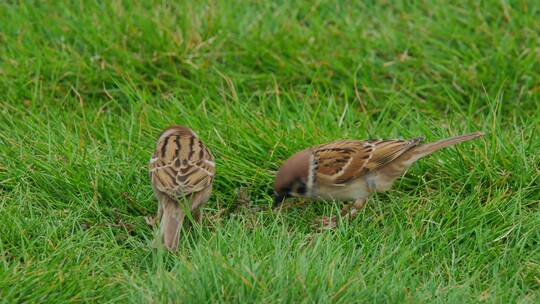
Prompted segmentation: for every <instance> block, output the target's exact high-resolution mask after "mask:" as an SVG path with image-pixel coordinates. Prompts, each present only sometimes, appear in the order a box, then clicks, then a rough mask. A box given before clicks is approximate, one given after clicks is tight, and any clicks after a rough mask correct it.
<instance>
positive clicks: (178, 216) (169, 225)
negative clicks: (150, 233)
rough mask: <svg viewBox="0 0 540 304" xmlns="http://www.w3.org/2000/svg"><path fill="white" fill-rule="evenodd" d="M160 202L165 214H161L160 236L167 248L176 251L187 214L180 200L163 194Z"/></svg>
mask: <svg viewBox="0 0 540 304" xmlns="http://www.w3.org/2000/svg"><path fill="white" fill-rule="evenodd" d="M160 204H162V208H163V215H162V216H161V223H160V227H159V237H160V239H161V241H162V242H163V245H164V246H165V248H167V249H168V250H171V251H174V250H176V248H177V247H178V241H179V239H180V230H181V229H182V223H183V222H184V215H185V214H184V211H183V210H182V208H181V207H180V206H179V204H178V202H176V201H175V200H172V199H171V198H169V197H166V196H163V197H162V198H161V199H160Z"/></svg>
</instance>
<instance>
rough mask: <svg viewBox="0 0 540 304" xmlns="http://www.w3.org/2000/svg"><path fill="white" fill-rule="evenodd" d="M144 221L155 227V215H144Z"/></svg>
mask: <svg viewBox="0 0 540 304" xmlns="http://www.w3.org/2000/svg"><path fill="white" fill-rule="evenodd" d="M144 221H145V222H146V224H148V225H150V226H152V227H155V226H156V223H157V216H145V217H144Z"/></svg>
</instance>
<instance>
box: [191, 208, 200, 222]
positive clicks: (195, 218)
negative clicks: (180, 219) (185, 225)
mask: <svg viewBox="0 0 540 304" xmlns="http://www.w3.org/2000/svg"><path fill="white" fill-rule="evenodd" d="M201 213H202V212H201V207H199V208H197V209H195V210H193V211H191V215H192V216H193V221H194V222H196V223H199V224H200V223H201V222H202V216H201Z"/></svg>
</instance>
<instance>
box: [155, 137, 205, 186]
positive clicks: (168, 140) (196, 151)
mask: <svg viewBox="0 0 540 304" xmlns="http://www.w3.org/2000/svg"><path fill="white" fill-rule="evenodd" d="M149 169H150V174H151V176H152V182H153V184H154V186H155V187H156V188H157V189H158V190H160V191H162V192H165V193H167V194H169V195H171V196H184V195H190V194H192V193H194V192H199V191H201V190H203V189H205V188H206V187H208V186H209V185H210V184H211V183H212V180H213V178H214V175H215V164H214V157H213V156H212V154H211V153H210V151H209V150H208V149H207V148H206V147H205V146H204V144H203V143H202V142H201V141H200V140H199V139H198V138H197V137H195V136H194V135H192V134H182V133H173V134H171V135H169V136H167V137H165V138H163V139H161V140H160V141H159V142H158V145H157V148H156V151H155V152H154V155H153V157H152V159H151V160H150V164H149Z"/></svg>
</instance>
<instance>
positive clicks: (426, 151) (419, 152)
mask: <svg viewBox="0 0 540 304" xmlns="http://www.w3.org/2000/svg"><path fill="white" fill-rule="evenodd" d="M480 136H484V133H483V132H474V133H470V134H466V135H460V136H456V137H451V138H447V139H442V140H439V141H435V142H431V143H427V144H423V145H420V146H418V147H416V148H414V152H415V157H414V158H415V160H416V159H419V158H422V157H424V156H428V155H430V154H431V153H433V152H435V151H438V150H440V149H442V148H446V147H448V146H451V145H455V144H457V143H460V142H464V141H468V140H472V139H475V138H477V137H480Z"/></svg>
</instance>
